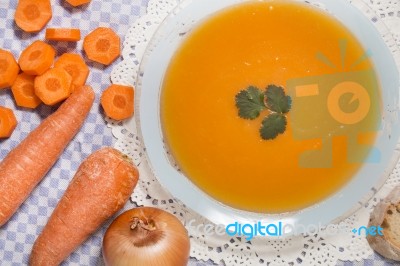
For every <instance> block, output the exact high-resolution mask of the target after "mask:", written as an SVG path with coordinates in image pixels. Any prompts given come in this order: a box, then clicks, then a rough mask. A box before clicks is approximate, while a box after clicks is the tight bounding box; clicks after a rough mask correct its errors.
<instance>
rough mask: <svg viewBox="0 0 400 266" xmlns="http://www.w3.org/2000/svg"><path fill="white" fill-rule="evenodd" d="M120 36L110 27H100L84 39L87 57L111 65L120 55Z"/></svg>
mask: <svg viewBox="0 0 400 266" xmlns="http://www.w3.org/2000/svg"><path fill="white" fill-rule="evenodd" d="M120 46H121V44H120V38H119V36H118V35H117V34H116V33H115V32H114V31H113V30H112V29H110V28H104V27H99V28H97V29H95V30H94V31H92V32H91V33H89V34H88V35H87V36H86V37H85V38H84V39H83V49H84V50H85V53H86V55H87V57H88V58H89V59H90V60H93V61H95V62H98V63H101V64H104V65H109V64H111V63H112V62H113V61H114V60H115V59H117V57H118V56H119V55H120V53H121V50H120Z"/></svg>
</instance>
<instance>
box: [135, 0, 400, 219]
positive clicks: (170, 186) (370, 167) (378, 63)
mask: <svg viewBox="0 0 400 266" xmlns="http://www.w3.org/2000/svg"><path fill="white" fill-rule="evenodd" d="M241 2H244V0H218V1H215V0H192V1H184V2H183V3H182V4H181V5H180V6H179V7H177V8H176V9H175V10H174V11H173V12H172V14H170V15H169V16H168V17H167V18H166V20H165V21H164V22H163V23H162V24H161V26H160V27H159V29H158V30H157V31H156V33H155V35H154V36H153V38H152V40H151V42H150V44H149V46H148V48H147V50H146V53H145V56H144V59H143V61H142V63H141V67H140V70H139V71H140V73H139V75H138V77H139V80H138V84H137V96H136V102H135V106H136V110H135V112H136V119H137V123H138V128H139V133H140V135H141V138H142V140H143V142H144V146H145V148H146V153H147V159H148V162H149V164H150V167H151V169H152V171H153V173H154V174H155V176H156V177H157V178H158V180H159V181H160V182H161V184H162V185H163V186H164V187H165V188H166V189H167V190H168V191H170V192H171V193H172V195H173V196H175V197H176V198H178V199H179V200H181V201H182V202H183V203H184V204H185V205H186V206H188V207H190V208H191V209H193V210H194V211H196V212H197V213H199V214H200V215H202V216H204V217H206V218H208V219H209V220H210V221H212V222H214V223H216V224H225V225H227V224H230V223H232V222H239V223H243V224H244V223H255V222H258V221H261V222H262V223H276V222H278V221H280V222H282V223H284V224H291V225H293V226H296V225H304V226H307V225H311V224H321V225H326V224H328V223H331V222H335V221H338V220H340V219H342V218H344V217H347V216H348V215H349V214H351V213H352V212H354V211H355V210H356V209H357V208H358V207H360V206H361V204H363V203H364V202H365V201H366V200H368V199H369V198H370V197H371V196H372V195H373V194H374V193H375V192H376V190H377V189H378V188H379V187H380V186H381V185H382V184H383V183H384V181H385V180H386V178H387V177H388V175H389V174H390V172H391V171H392V169H393V168H394V165H395V163H396V162H397V160H398V158H399V152H398V151H397V150H396V144H397V141H398V139H399V136H400V126H399V121H398V113H399V73H398V68H397V66H396V62H395V60H394V58H393V53H398V51H396V50H395V49H394V47H392V48H393V51H392V52H391V51H390V50H389V49H388V47H387V45H386V44H385V41H384V40H383V38H382V35H384V36H386V39H387V40H389V41H390V40H391V36H390V35H389V34H388V31H387V29H386V28H385V27H384V26H383V24H382V23H381V22H380V21H379V20H378V19H372V21H371V18H373V14H372V13H369V15H368V14H366V13H363V12H360V9H359V8H355V7H354V6H353V5H351V4H349V2H348V1H346V0H335V1H332V0H318V1H314V0H310V1H309V2H310V3H311V4H317V5H319V6H323V7H324V9H326V10H327V11H328V12H329V13H331V14H332V15H333V16H335V17H336V18H337V19H339V20H340V21H341V22H342V23H343V24H344V25H346V26H347V27H348V29H350V30H351V31H352V32H353V34H354V35H355V36H356V37H357V38H358V39H359V41H360V42H361V43H362V44H363V46H364V47H366V48H367V49H369V50H370V52H371V53H372V55H373V56H372V60H373V63H374V64H375V68H376V71H377V74H378V78H379V80H380V84H381V88H382V98H383V99H382V100H383V104H382V106H383V110H382V121H381V122H382V125H383V126H382V131H381V132H380V133H379V135H378V137H377V141H376V143H375V147H377V148H378V149H379V151H380V152H381V160H380V163H378V164H364V165H363V167H362V168H361V169H360V170H359V171H358V173H357V175H356V176H355V177H354V178H353V179H352V180H351V181H350V182H349V183H348V184H347V185H346V186H345V187H343V188H342V189H340V191H338V192H337V193H335V194H334V195H333V196H331V197H329V198H327V199H326V200H324V201H322V202H319V203H317V204H314V205H313V206H311V207H308V208H306V209H303V210H300V211H296V212H290V213H282V214H274V215H268V214H260V213H252V212H247V211H242V210H237V209H233V208H231V207H229V206H226V205H224V204H222V203H220V202H218V201H216V200H214V199H213V198H211V197H210V196H208V195H207V194H206V193H204V192H203V191H201V190H200V189H199V188H198V187H196V186H195V185H194V184H193V183H192V182H191V181H190V179H188V178H187V177H186V176H184V175H183V174H182V173H181V172H180V171H178V170H177V169H176V167H174V165H173V163H171V160H170V158H169V155H168V151H167V150H166V149H165V145H164V141H163V132H162V127H161V121H160V92H161V89H162V84H163V78H164V73H165V71H166V69H167V67H168V65H169V63H170V60H171V57H172V56H173V55H174V53H175V51H176V50H177V48H178V47H179V45H180V43H181V42H182V40H183V39H184V38H185V36H183V34H181V33H186V32H188V31H190V30H191V29H192V28H193V27H195V26H196V23H197V22H199V21H201V20H203V19H204V18H206V17H207V16H209V15H211V14H213V13H214V12H216V11H218V10H221V9H223V8H225V7H228V6H231V5H233V4H237V3H241ZM353 3H358V4H361V1H360V2H357V1H354V2H353ZM360 7H361V8H362V9H364V10H368V9H367V8H366V7H365V6H362V5H361V6H360ZM368 16H369V17H368Z"/></svg>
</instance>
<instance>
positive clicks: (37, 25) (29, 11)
mask: <svg viewBox="0 0 400 266" xmlns="http://www.w3.org/2000/svg"><path fill="white" fill-rule="evenodd" d="M51 17H52V10H51V5H50V0H19V1H18V5H17V9H16V10H15V15H14V20H15V23H16V24H17V25H18V27H20V28H21V29H23V30H24V31H26V32H38V31H40V30H41V29H43V28H44V26H46V24H47V23H48V22H49V20H50V19H51Z"/></svg>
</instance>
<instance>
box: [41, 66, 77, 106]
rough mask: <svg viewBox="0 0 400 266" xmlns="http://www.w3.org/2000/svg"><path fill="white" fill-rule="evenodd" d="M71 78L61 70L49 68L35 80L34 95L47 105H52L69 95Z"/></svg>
mask: <svg viewBox="0 0 400 266" xmlns="http://www.w3.org/2000/svg"><path fill="white" fill-rule="evenodd" d="M71 84H72V77H71V76H70V75H69V74H68V72H67V71H65V70H64V69H62V68H51V69H49V70H47V71H46V72H45V73H44V74H43V75H40V76H37V77H36V78H35V85H34V86H35V94H36V96H37V97H39V98H40V100H42V101H43V102H44V103H45V104H47V105H54V104H56V103H59V102H61V101H62V100H65V99H66V98H68V96H69V95H70V94H71Z"/></svg>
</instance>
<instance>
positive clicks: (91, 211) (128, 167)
mask: <svg viewBox="0 0 400 266" xmlns="http://www.w3.org/2000/svg"><path fill="white" fill-rule="evenodd" d="M138 177H139V172H138V171H137V169H136V167H135V166H134V165H133V164H132V162H131V161H130V160H128V159H127V157H126V156H125V155H123V154H122V153H120V152H119V151H117V150H115V149H113V148H109V147H106V148H102V149H100V150H98V151H96V152H94V153H93V154H91V155H90V156H89V157H88V158H87V159H86V160H85V161H84V162H83V163H82V164H81V165H80V167H79V169H78V170H77V172H76V174H75V176H74V178H73V179H72V181H71V183H70V184H69V186H68V188H67V190H66V191H65V193H64V195H63V197H62V198H61V200H60V201H59V203H58V205H57V206H56V208H55V209H54V211H53V213H52V214H51V216H50V218H49V220H48V222H47V224H46V226H45V227H44V229H43V231H42V232H41V234H40V235H39V237H38V238H37V239H36V241H35V243H34V245H33V248H32V253H31V257H30V261H29V265H30V266H36V265H38V266H39V265H40V266H42V265H48V266H50V265H59V264H60V263H61V262H62V261H63V260H64V259H66V258H67V257H68V256H69V254H71V252H73V251H74V250H75V249H76V248H77V247H78V246H79V245H80V244H82V243H83V242H84V241H85V240H86V239H87V238H88V237H89V236H90V235H91V234H92V233H94V232H95V231H96V230H97V229H98V228H99V227H100V225H102V224H103V223H104V222H105V221H106V220H107V219H109V218H111V216H113V215H114V214H115V213H116V212H117V211H119V210H120V209H121V208H122V207H123V206H124V204H125V203H126V201H127V200H128V199H129V197H130V195H131V193H132V191H133V189H134V187H135V186H136V183H137V181H138Z"/></svg>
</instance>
